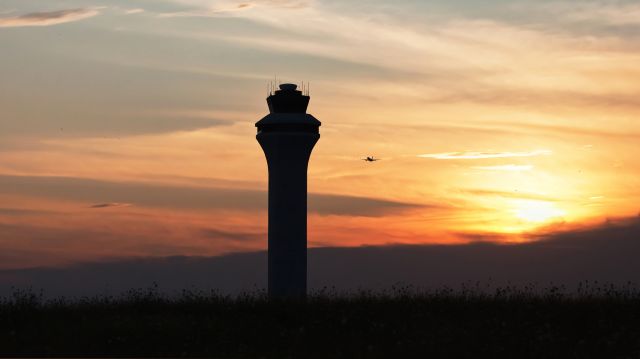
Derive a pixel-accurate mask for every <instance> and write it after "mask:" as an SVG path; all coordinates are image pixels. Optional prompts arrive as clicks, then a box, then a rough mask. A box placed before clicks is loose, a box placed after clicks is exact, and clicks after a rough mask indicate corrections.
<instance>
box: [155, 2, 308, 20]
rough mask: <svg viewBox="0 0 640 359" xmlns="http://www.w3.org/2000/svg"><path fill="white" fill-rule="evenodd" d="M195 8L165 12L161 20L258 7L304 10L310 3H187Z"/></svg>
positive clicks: (222, 14)
mask: <svg viewBox="0 0 640 359" xmlns="http://www.w3.org/2000/svg"><path fill="white" fill-rule="evenodd" d="M181 3H187V4H189V5H192V6H194V7H195V9H194V10H189V11H178V12H165V13H161V14H159V15H158V17H160V18H171V17H216V16H224V15H227V14H230V13H234V12H237V11H244V10H249V9H252V8H256V7H272V8H280V9H302V8H306V7H308V6H309V3H310V1H307V0H253V1H246V2H238V1H227V2H219V3H218V4H217V5H216V6H211V5H210V4H209V3H203V2H202V1H197V0H196V1H186V2H182V1H181Z"/></svg>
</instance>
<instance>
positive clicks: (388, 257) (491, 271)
mask: <svg viewBox="0 0 640 359" xmlns="http://www.w3.org/2000/svg"><path fill="white" fill-rule="evenodd" d="M483 239H485V240H486V239H489V240H491V239H492V237H491V236H489V237H483ZM537 239H538V240H539V241H537V242H532V243H525V244H508V245H505V244H495V243H487V242H485V243H473V244H463V245H390V246H377V247H357V248H310V249H309V257H308V263H309V288H310V289H311V290H314V289H320V288H322V287H324V286H329V287H335V288H336V289H338V290H350V291H353V290H357V289H359V288H365V289H374V290H375V289H389V288H391V286H392V285H397V284H398V283H404V284H412V285H414V286H417V287H423V288H442V286H449V287H453V288H456V287H459V286H460V285H461V284H463V283H476V282H479V283H480V284H481V285H482V286H483V287H484V288H486V289H488V290H492V288H494V287H495V286H504V285H507V284H510V285H520V286H523V285H528V284H535V283H537V284H538V285H540V286H541V287H544V286H548V285H551V284H554V285H566V286H567V287H568V288H569V289H572V288H573V289H575V286H576V285H577V284H578V283H579V282H581V281H585V280H589V281H599V282H601V283H614V284H625V283H626V282H628V281H631V282H633V283H635V284H636V285H638V284H640V261H638V260H637V254H638V253H640V218H629V219H626V220H622V221H615V222H611V223H605V224H602V225H599V226H595V227H590V228H583V229H579V230H573V231H566V232H557V233H548V234H542V235H539V236H538V237H537ZM266 266H267V255H266V252H253V253H244V254H232V255H225V256H219V257H165V258H137V259H127V260H117V261H109V262H100V263H85V264H78V265H73V266H68V267H65V268H33V269H22V270H3V271H0V295H9V294H10V293H11V290H12V289H11V286H17V287H19V288H20V287H22V288H24V287H32V288H34V289H36V290H38V289H40V288H42V289H44V293H45V295H46V296H52V297H55V296H60V295H67V296H73V295H95V294H104V293H111V294H118V293H122V292H124V291H125V290H127V289H130V288H146V287H148V286H150V285H151V284H152V283H153V282H157V283H158V284H159V288H160V290H161V291H164V292H167V293H179V291H180V290H181V289H185V288H199V289H204V290H207V289H216V290H218V291H220V292H222V293H238V292H240V291H243V290H252V289H256V288H264V287H266V279H267V278H266V277H267V275H266ZM345 273H346V274H348V275H345Z"/></svg>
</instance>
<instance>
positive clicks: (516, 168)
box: [471, 164, 533, 172]
mask: <svg viewBox="0 0 640 359" xmlns="http://www.w3.org/2000/svg"><path fill="white" fill-rule="evenodd" d="M471 168H473V169H474V170H481V171H506V172H523V171H531V170H533V166H532V165H514V164H510V165H497V166H473V167H471Z"/></svg>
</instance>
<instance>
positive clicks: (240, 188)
mask: <svg viewBox="0 0 640 359" xmlns="http://www.w3.org/2000/svg"><path fill="white" fill-rule="evenodd" d="M639 64H640V3H638V2H637V1H590V0H584V1H583V0H580V1H540V0H521V1H506V0H489V1H486V0H485V1H480V0H452V1H437V2H436V1H418V0H399V1H393V2H389V1H380V0H371V1H333V0H332V1H325V0H315V1H314V0H308V1H305V0H244V1H233V0H221V1H216V0H127V1H118V0H95V1H92V0H82V1H80V0H77V1H76V0H63V1H55V2H54V1H38V0H3V1H2V2H1V3H0V79H1V81H0V269H17V268H28V267H35V266H52V265H64V264H69V263H77V262H91V261H101V260H106V259H113V258H130V257H150V256H152V257H160V256H173V255H207V256H208V255H218V254H223V253H231V252H239V251H255V250H262V249H265V248H266V244H267V243H266V231H267V212H266V205H267V193H266V189H267V165H266V161H265V158H264V154H263V152H262V150H261V149H260V146H259V145H258V143H257V142H256V140H255V133H256V129H255V127H254V124H255V122H256V121H258V120H259V119H260V118H262V117H263V116H264V115H266V113H267V112H268V109H267V104H266V101H265V98H266V96H267V89H268V84H269V81H273V79H274V76H275V77H277V79H278V81H282V82H293V83H300V82H301V81H304V82H305V83H306V82H307V81H308V82H309V83H310V95H311V102H310V105H309V109H308V112H309V113H311V114H313V115H314V116H315V117H316V118H318V119H319V120H320V121H322V127H321V128H320V133H321V138H320V141H319V142H318V144H317V145H316V147H315V149H314V152H313V154H312V157H311V162H310V166H309V182H308V188H309V218H308V222H309V235H308V240H309V246H311V247H325V246H331V247H335V246H360V245H385V244H398V243H404V244H427V243H443V244H457V243H466V242H473V241H497V242H523V241H535V240H536V239H537V238H538V237H539V236H540V235H541V234H548V233H551V232H553V233H555V232H562V231H568V230H572V229H575V228H584V227H585V226H587V227H588V226H592V225H596V224H600V223H604V222H605V221H607V220H609V221H612V220H618V219H622V218H625V217H634V216H637V215H638V213H639V211H640V160H639V158H638V156H639V154H640V121H639V116H640V65H639ZM365 156H375V157H379V158H381V159H382V160H381V161H379V162H375V163H367V162H365V161H362V160H361V159H362V158H363V157H365Z"/></svg>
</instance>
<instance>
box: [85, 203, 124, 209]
mask: <svg viewBox="0 0 640 359" xmlns="http://www.w3.org/2000/svg"><path fill="white" fill-rule="evenodd" d="M129 206H131V204H130V203H98V204H94V205H92V206H90V207H91V208H109V207H129Z"/></svg>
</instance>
